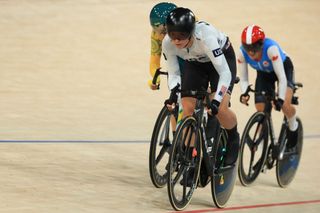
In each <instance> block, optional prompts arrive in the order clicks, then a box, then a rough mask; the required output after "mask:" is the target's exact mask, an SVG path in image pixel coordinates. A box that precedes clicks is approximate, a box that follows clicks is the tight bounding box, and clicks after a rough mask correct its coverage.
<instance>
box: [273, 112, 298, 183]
mask: <svg viewBox="0 0 320 213" xmlns="http://www.w3.org/2000/svg"><path fill="white" fill-rule="evenodd" d="M297 121H298V123H299V129H298V142H297V145H296V146H295V147H293V148H287V147H286V148H285V150H284V154H283V157H282V158H281V159H278V160H277V165H276V175H277V182H278V185H279V186H280V187H282V188H285V187H287V186H288V185H289V184H290V183H291V182H292V180H293V178H294V176H295V174H296V172H297V170H298V166H299V163H300V158H301V154H302V146H303V126H302V122H301V120H300V118H297ZM285 132H286V129H284V134H283V136H284V137H283V138H282V139H280V140H282V141H281V143H284V142H285V141H284V140H287V138H286V133H285Z"/></svg>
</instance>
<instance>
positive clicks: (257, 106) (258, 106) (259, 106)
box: [255, 103, 264, 112]
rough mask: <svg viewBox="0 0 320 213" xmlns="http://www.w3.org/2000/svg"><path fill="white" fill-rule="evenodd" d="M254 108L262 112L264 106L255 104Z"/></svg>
mask: <svg viewBox="0 0 320 213" xmlns="http://www.w3.org/2000/svg"><path fill="white" fill-rule="evenodd" d="M255 107H256V110H257V111H258V112H263V111H264V104H263V103H256V104H255Z"/></svg>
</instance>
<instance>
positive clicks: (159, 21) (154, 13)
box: [148, 2, 177, 90]
mask: <svg viewBox="0 0 320 213" xmlns="http://www.w3.org/2000/svg"><path fill="white" fill-rule="evenodd" d="M176 7H177V6H176V5H175V4H173V3H169V2H161V3H158V4H156V5H155V6H154V7H153V8H152V9H151V11H150V16H149V18H150V24H151V26H152V32H151V56H150V74H151V76H152V77H153V76H154V73H155V71H156V70H157V69H158V68H160V60H161V52H162V47H161V46H162V40H163V38H164V36H165V35H166V33H167V32H166V27H165V23H166V18H167V15H168V14H169V13H170V12H171V10H173V9H175V8H176ZM159 84H160V78H158V79H157V83H156V84H153V83H152V80H148V85H149V87H150V88H151V89H152V90H156V89H157V88H158V85H159Z"/></svg>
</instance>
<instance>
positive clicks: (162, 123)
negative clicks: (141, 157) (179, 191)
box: [149, 106, 174, 188]
mask: <svg viewBox="0 0 320 213" xmlns="http://www.w3.org/2000/svg"><path fill="white" fill-rule="evenodd" d="M172 119H174V115H173V113H171V112H170V111H169V110H168V108H167V107H166V106H164V107H163V108H162V109H161V111H160V113H159V115H158V118H157V121H156V123H155V126H154V129H153V133H152V138H151V141H150V149H149V173H150V178H151V181H152V183H153V185H154V186H155V187H157V188H162V187H164V186H165V185H166V183H167V179H168V178H167V176H168V171H167V169H168V166H167V163H168V160H169V152H170V147H171V144H172V139H173V135H172V132H173V129H172V126H171V124H170V123H171V120H172Z"/></svg>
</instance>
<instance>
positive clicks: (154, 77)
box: [152, 68, 161, 84]
mask: <svg viewBox="0 0 320 213" xmlns="http://www.w3.org/2000/svg"><path fill="white" fill-rule="evenodd" d="M160 72H161V71H160V68H158V69H157V70H156V72H155V73H154V76H153V79H152V84H156V83H157V79H158V77H159V75H160V74H161V73H160Z"/></svg>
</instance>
